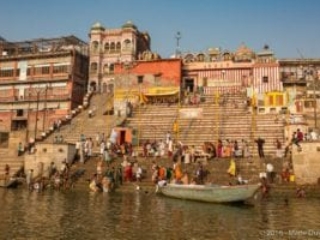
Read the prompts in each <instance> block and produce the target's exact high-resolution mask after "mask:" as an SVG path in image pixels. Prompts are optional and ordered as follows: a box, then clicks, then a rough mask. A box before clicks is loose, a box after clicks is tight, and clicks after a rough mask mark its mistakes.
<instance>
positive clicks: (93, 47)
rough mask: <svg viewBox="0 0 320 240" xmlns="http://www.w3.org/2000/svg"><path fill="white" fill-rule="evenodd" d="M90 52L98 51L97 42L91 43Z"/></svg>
mask: <svg viewBox="0 0 320 240" xmlns="http://www.w3.org/2000/svg"><path fill="white" fill-rule="evenodd" d="M91 50H92V51H93V52H95V53H96V52H98V51H99V42H98V41H94V42H92V45H91Z"/></svg>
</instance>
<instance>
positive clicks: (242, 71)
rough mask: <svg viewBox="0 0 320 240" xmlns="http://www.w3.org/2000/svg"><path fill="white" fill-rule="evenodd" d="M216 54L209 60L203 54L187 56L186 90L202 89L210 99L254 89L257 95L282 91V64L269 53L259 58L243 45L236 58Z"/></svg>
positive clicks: (263, 52) (260, 55) (184, 72)
mask: <svg viewBox="0 0 320 240" xmlns="http://www.w3.org/2000/svg"><path fill="white" fill-rule="evenodd" d="M215 54H216V55H215V56H211V55H210V53H209V54H208V55H209V57H207V58H206V57H204V56H201V54H199V55H192V56H191V55H190V54H188V55H187V56H186V58H185V59H184V64H183V81H182V84H183V87H184V88H185V89H187V88H190V87H191V88H193V89H194V88H195V87H203V89H204V93H205V94H208V95H212V94H214V93H217V92H219V93H220V94H223V93H235V92H242V91H245V90H246V88H254V89H255V92H256V93H257V94H261V93H265V92H270V91H282V90H283V86H282V82H281V81H280V73H279V63H278V62H277V61H276V60H275V58H274V56H273V53H272V52H271V51H270V50H268V49H264V50H263V51H262V52H260V53H257V54H256V53H254V52H253V51H252V50H250V49H249V48H247V47H246V46H244V45H241V46H240V47H239V49H238V50H237V51H236V52H235V53H234V54H232V53H229V52H228V53H227V54H226V53H217V52H215ZM219 56H220V57H219ZM204 59H211V61H205V60H204Z"/></svg>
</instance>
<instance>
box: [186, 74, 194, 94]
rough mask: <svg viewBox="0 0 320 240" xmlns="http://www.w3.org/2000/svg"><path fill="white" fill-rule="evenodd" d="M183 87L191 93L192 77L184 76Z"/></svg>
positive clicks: (192, 87) (192, 88)
mask: <svg viewBox="0 0 320 240" xmlns="http://www.w3.org/2000/svg"><path fill="white" fill-rule="evenodd" d="M184 89H185V91H187V92H189V93H193V92H194V91H195V89H194V79H193V78H186V79H185V80H184Z"/></svg>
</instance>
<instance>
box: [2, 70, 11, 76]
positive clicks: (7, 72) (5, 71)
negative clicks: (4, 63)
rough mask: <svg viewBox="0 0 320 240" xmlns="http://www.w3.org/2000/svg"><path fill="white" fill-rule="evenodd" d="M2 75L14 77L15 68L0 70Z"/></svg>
mask: <svg viewBox="0 0 320 240" xmlns="http://www.w3.org/2000/svg"><path fill="white" fill-rule="evenodd" d="M0 77H13V69H3V70H0Z"/></svg>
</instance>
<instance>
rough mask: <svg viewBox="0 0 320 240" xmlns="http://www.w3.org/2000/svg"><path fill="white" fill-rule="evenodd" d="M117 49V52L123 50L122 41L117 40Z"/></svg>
mask: <svg viewBox="0 0 320 240" xmlns="http://www.w3.org/2000/svg"><path fill="white" fill-rule="evenodd" d="M116 50H117V52H120V51H121V43H120V42H117V45H116Z"/></svg>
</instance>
